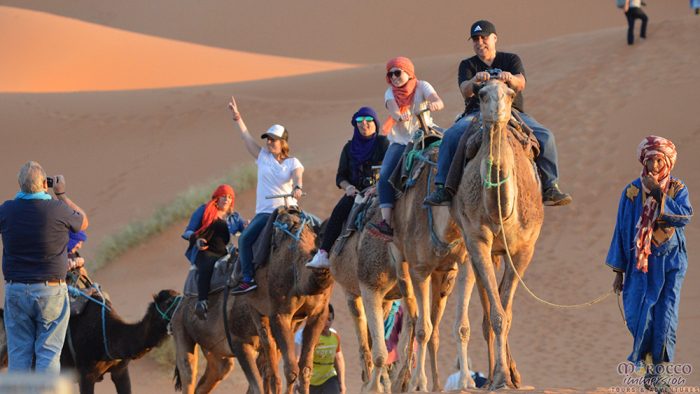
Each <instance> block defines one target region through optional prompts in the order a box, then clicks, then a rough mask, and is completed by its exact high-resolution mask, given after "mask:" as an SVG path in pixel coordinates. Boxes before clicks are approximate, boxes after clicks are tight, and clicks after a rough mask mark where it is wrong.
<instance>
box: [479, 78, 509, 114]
mask: <svg viewBox="0 0 700 394" xmlns="http://www.w3.org/2000/svg"><path fill="white" fill-rule="evenodd" d="M478 94H479V105H480V109H481V117H482V119H483V120H484V122H485V123H505V122H508V120H510V111H511V106H512V104H513V99H514V98H515V91H514V90H513V89H511V88H509V87H508V85H506V84H505V83H503V82H501V81H499V80H497V79H491V80H489V81H488V82H486V83H485V84H484V85H483V86H482V87H481V89H479V93H478Z"/></svg>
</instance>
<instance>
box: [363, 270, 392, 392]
mask: <svg viewBox="0 0 700 394" xmlns="http://www.w3.org/2000/svg"><path fill="white" fill-rule="evenodd" d="M360 293H361V294H362V303H363V304H364V308H365V311H366V313H367V326H368V327H369V333H370V336H371V338H372V362H373V364H374V366H373V369H372V374H371V376H370V379H369V382H367V385H366V387H365V390H366V391H368V392H371V393H383V392H385V389H384V385H383V380H384V379H388V378H389V375H388V373H387V370H386V365H385V363H386V360H387V357H389V353H388V352H387V350H386V343H385V342H384V322H383V321H382V316H383V315H384V314H383V313H382V302H384V297H383V295H382V294H381V293H380V292H378V291H376V290H373V289H369V288H367V286H365V285H363V284H362V283H361V284H360ZM385 381H386V380H385ZM386 391H389V390H386Z"/></svg>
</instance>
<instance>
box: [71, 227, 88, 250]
mask: <svg viewBox="0 0 700 394" xmlns="http://www.w3.org/2000/svg"><path fill="white" fill-rule="evenodd" d="M81 241H83V242H85V241H87V234H85V231H78V232H77V233H74V232H72V231H71V232H69V233H68V253H70V251H71V250H73V248H74V247H75V245H77V244H78V242H81Z"/></svg>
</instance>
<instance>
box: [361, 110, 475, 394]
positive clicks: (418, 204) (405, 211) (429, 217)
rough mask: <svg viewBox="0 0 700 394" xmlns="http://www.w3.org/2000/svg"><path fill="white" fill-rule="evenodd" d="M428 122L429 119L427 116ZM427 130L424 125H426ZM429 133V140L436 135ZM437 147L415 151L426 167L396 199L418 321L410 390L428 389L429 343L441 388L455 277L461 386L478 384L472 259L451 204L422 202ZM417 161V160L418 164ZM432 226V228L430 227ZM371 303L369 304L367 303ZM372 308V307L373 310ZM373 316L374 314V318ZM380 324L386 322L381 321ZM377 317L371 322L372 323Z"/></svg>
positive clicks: (410, 302)
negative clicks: (444, 326) (444, 331)
mask: <svg viewBox="0 0 700 394" xmlns="http://www.w3.org/2000/svg"><path fill="white" fill-rule="evenodd" d="M423 124H424V125H425V122H423ZM423 129H424V130H425V129H426V128H425V126H423ZM435 140H436V139H435V138H434V137H426V145H428V144H429V143H430V142H431V141H435ZM437 156H438V148H437V147H429V148H427V149H425V151H424V153H423V154H421V155H420V156H416V159H415V161H419V160H420V161H423V162H424V163H425V166H424V168H423V169H422V171H421V174H420V176H419V177H418V178H417V180H416V182H415V184H414V185H413V186H411V187H410V188H408V189H407V190H406V191H405V192H404V194H403V196H401V198H399V199H398V200H397V201H396V206H395V209H394V217H393V221H392V223H394V239H393V242H391V243H389V250H390V253H391V256H392V260H393V261H394V262H395V264H397V266H396V269H397V276H398V278H399V283H400V284H401V290H402V293H403V294H404V297H405V299H406V305H407V312H408V316H409V317H410V319H409V322H410V323H411V324H412V325H413V326H414V330H415V337H416V341H417V342H418V350H417V354H416V361H417V363H416V368H415V371H414V373H413V374H412V376H411V381H410V383H409V387H408V389H409V391H413V390H416V391H428V379H427V377H426V375H425V356H426V350H427V349H426V348H427V347H430V349H429V353H430V357H431V364H430V366H431V370H432V389H431V391H442V383H441V379H440V378H439V374H438V366H437V364H438V360H437V351H438V347H439V343H440V332H439V324H440V320H441V319H442V315H443V312H444V310H445V305H446V303H447V297H448V296H449V295H450V293H451V292H452V290H453V287H454V284H455V279H456V277H457V276H458V275H457V271H458V270H459V276H458V277H457V284H458V289H459V301H458V305H457V319H456V323H455V329H454V334H455V336H456V338H457V342H458V343H459V344H460V346H459V348H458V353H459V354H458V356H459V360H460V366H461V368H460V371H462V372H461V374H460V383H461V385H460V388H463V389H467V388H470V387H471V388H474V387H475V386H474V381H473V380H472V378H471V376H470V375H469V369H468V367H467V358H468V357H467V346H468V343H469V335H470V326H469V316H468V313H467V311H468V306H469V300H470V298H471V294H472V289H473V287H474V274H473V271H472V269H471V266H470V265H469V264H465V261H466V259H467V253H466V248H465V247H464V243H463V242H462V237H461V234H460V232H459V228H458V227H457V224H456V223H455V221H454V220H452V217H451V216H450V212H449V209H448V208H447V207H427V208H424V207H423V200H424V199H425V196H426V195H427V194H428V193H429V192H430V187H431V186H432V184H433V182H432V179H433V177H434V176H435V173H436V172H437V168H436V166H435V165H433V164H432V163H435V162H436V161H437ZM415 165H418V164H415ZM431 227H432V228H431ZM368 309H369V308H368ZM369 315H371V312H369V311H368V316H369ZM370 320H371V318H370ZM379 323H380V324H381V322H379ZM374 324H377V321H376V319H375V322H374ZM371 326H372V323H371V322H370V327H371Z"/></svg>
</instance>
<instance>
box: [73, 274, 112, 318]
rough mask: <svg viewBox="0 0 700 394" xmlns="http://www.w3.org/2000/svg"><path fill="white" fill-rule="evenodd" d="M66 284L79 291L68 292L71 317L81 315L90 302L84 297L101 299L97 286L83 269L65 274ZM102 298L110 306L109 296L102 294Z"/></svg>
mask: <svg viewBox="0 0 700 394" xmlns="http://www.w3.org/2000/svg"><path fill="white" fill-rule="evenodd" d="M66 284H67V285H68V286H71V287H73V288H75V289H76V290H77V291H79V292H77V291H70V292H68V300H69V302H70V315H71V316H79V315H80V314H82V313H83V311H84V310H85V307H86V306H87V304H88V302H91V301H90V299H89V298H87V297H86V296H88V297H91V298H96V299H101V297H100V294H99V293H100V292H98V291H97V287H96V286H99V285H98V284H96V283H94V282H93V281H92V280H91V279H90V277H89V276H88V274H87V271H86V270H85V268H84V267H77V268H73V269H71V270H69V271H68V272H67V273H66ZM102 296H103V297H104V298H105V300H104V301H105V302H106V303H107V304H110V300H109V295H108V294H107V293H105V292H102Z"/></svg>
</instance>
